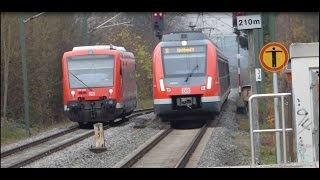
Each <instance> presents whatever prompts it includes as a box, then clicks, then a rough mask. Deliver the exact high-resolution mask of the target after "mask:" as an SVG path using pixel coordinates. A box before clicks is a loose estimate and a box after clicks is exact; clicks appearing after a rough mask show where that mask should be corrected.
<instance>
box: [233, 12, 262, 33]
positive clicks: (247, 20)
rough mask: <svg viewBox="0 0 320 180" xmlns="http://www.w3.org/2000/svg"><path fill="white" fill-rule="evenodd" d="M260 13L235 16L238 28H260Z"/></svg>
mask: <svg viewBox="0 0 320 180" xmlns="http://www.w3.org/2000/svg"><path fill="white" fill-rule="evenodd" d="M261 25H262V22H261V15H260V14H256V15H248V16H237V27H238V30H242V29H257V28H261Z"/></svg>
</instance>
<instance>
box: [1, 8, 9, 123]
mask: <svg viewBox="0 0 320 180" xmlns="http://www.w3.org/2000/svg"><path fill="white" fill-rule="evenodd" d="M5 27H7V32H8V34H7V37H8V41H7V42H8V44H7V45H6V38H5V36H4V34H5V32H4V31H5V30H4V28H5ZM1 37H2V41H1V42H2V47H3V58H4V76H3V78H4V93H3V109H2V113H3V114H2V116H3V121H1V125H2V124H4V123H5V121H6V120H7V105H8V76H9V63H10V52H11V49H10V46H11V31H10V24H7V26H6V25H5V14H4V13H1Z"/></svg>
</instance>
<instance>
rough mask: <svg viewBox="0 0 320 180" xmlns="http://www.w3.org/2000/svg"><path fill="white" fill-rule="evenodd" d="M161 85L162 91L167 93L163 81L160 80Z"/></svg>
mask: <svg viewBox="0 0 320 180" xmlns="http://www.w3.org/2000/svg"><path fill="white" fill-rule="evenodd" d="M159 83H160V91H165V89H164V83H163V79H160V80H159Z"/></svg>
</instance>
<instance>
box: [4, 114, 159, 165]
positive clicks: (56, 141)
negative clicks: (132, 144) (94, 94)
mask: <svg viewBox="0 0 320 180" xmlns="http://www.w3.org/2000/svg"><path fill="white" fill-rule="evenodd" d="M151 112H153V108H148V109H140V110H136V111H134V112H133V113H132V114H131V115H130V116H128V117H127V119H132V118H134V117H137V116H141V115H143V114H148V113H151ZM120 122H121V120H119V121H116V122H115V124H118V123H120ZM109 127H110V126H108V125H106V126H104V129H108V128H109ZM92 135H94V131H93V130H87V129H79V127H78V126H74V127H71V128H69V129H67V130H65V131H62V132H59V133H56V134H53V135H50V136H48V137H45V138H42V139H39V140H36V141H33V142H30V143H27V144H25V145H22V146H19V147H16V148H13V149H10V150H7V151H4V152H1V168H17V167H22V166H24V165H26V164H29V163H31V162H33V161H36V160H38V159H40V158H43V157H45V156H48V155H50V154H52V153H54V152H56V151H59V150H61V149H63V148H66V147H69V146H71V145H73V144H75V143H77V142H79V141H82V140H84V139H86V138H88V137H90V136H92Z"/></svg>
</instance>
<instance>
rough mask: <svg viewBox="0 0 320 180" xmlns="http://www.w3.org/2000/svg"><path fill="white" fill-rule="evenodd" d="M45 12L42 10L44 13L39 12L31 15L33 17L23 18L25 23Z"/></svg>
mask: <svg viewBox="0 0 320 180" xmlns="http://www.w3.org/2000/svg"><path fill="white" fill-rule="evenodd" d="M44 13H45V12H42V13H39V14H37V15H34V16H31V17H29V18H27V19H25V20H23V23H26V22H28V21H31V20H32V19H34V18H37V17H38V16H41V15H42V14H44Z"/></svg>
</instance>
